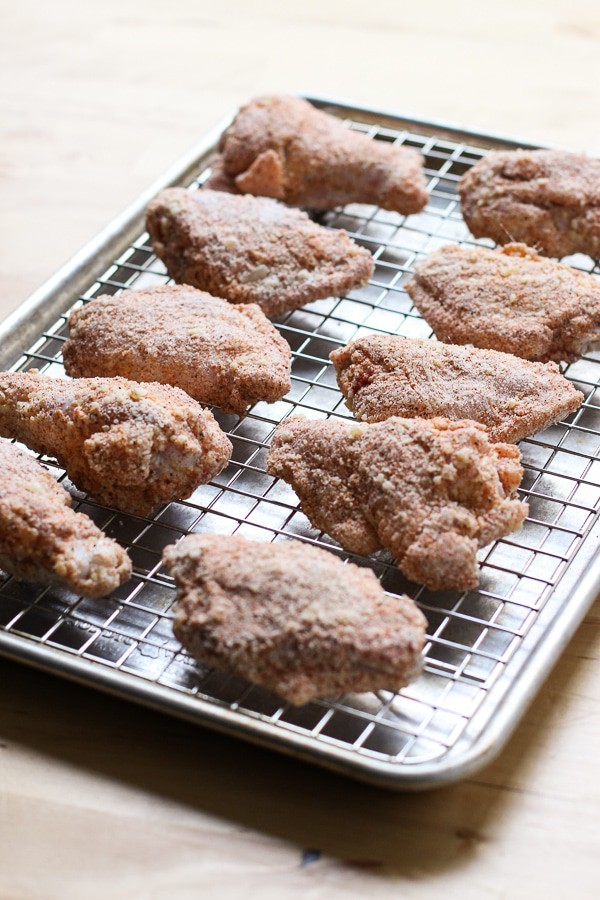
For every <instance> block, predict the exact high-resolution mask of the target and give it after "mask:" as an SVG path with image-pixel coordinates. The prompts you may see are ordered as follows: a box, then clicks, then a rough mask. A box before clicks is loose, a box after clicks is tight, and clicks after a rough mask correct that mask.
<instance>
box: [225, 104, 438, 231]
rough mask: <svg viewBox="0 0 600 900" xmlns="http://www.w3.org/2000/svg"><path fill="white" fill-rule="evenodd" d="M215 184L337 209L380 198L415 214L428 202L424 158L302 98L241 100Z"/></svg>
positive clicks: (295, 203)
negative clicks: (368, 134)
mask: <svg viewBox="0 0 600 900" xmlns="http://www.w3.org/2000/svg"><path fill="white" fill-rule="evenodd" d="M219 151H220V154H219V155H218V156H217V157H216V159H215V160H213V163H212V166H213V175H212V177H211V178H210V180H209V181H208V187H210V188H213V189H215V190H228V191H233V192H238V191H239V192H240V193H242V194H247V193H248V194H258V195H262V196H265V197H275V198H276V199H277V200H283V201H284V202H285V203H290V204H291V205H292V206H308V207H311V208H312V209H331V208H332V207H334V206H343V205H344V204H346V203H374V204H375V205H377V206H380V207H382V208H383V209H391V210H396V211H397V212H399V213H404V214H408V213H416V212H419V210H421V209H423V207H424V206H425V205H426V203H427V191H426V187H425V178H424V176H423V157H422V155H421V154H420V153H417V151H416V150H413V149H412V148H409V147H402V146H400V145H399V144H391V143H389V142H387V141H378V140H371V139H370V138H368V137H366V135H364V134H361V133H360V132H358V131H352V130H351V129H349V128H347V127H346V126H345V125H344V124H343V123H342V122H341V121H340V120H339V119H337V118H336V117H335V116H331V115H329V114H328V113H325V112H321V111H320V110H318V109H315V107H314V106H312V104H310V103H308V102H307V101H306V100H301V99H300V98H298V97H261V98H259V99H257V100H252V101H251V102H250V103H247V104H246V105H245V106H242V108H241V109H240V111H239V112H238V114H237V116H236V117H235V119H234V121H233V123H232V124H231V125H230V126H229V128H228V129H227V130H226V131H225V132H224V133H223V135H222V137H221V140H220V143H219Z"/></svg>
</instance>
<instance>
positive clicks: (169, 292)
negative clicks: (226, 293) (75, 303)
mask: <svg viewBox="0 0 600 900" xmlns="http://www.w3.org/2000/svg"><path fill="white" fill-rule="evenodd" d="M69 330H70V337H69V339H68V340H67V342H66V343H65V345H64V347H63V359H64V364H65V369H66V371H67V374H69V375H71V376H73V377H74V378H80V377H82V376H85V377H90V376H94V375H98V376H111V377H112V376H116V375H121V376H123V377H124V378H131V379H135V380H136V381H158V382H160V383H161V384H171V385H174V386H175V387H178V388H181V389H182V390H184V391H186V393H188V394H189V395H190V397H193V398H194V399H195V400H198V401H200V402H201V403H209V404H214V405H215V406H220V407H221V409H223V410H225V412H228V413H238V414H239V415H244V413H245V412H246V410H247V409H248V407H249V406H251V405H252V404H253V403H256V402H257V401H258V400H266V401H268V402H274V401H275V400H279V399H280V398H281V397H283V395H284V394H286V393H287V391H289V389H290V348H289V345H288V343H287V341H286V340H285V339H284V338H283V337H281V335H280V334H279V332H278V331H277V329H276V328H275V327H274V326H273V325H272V324H271V323H270V322H269V320H268V319H267V318H266V316H265V315H264V313H263V312H262V310H261V309H259V307H258V306H256V305H255V304H253V303H248V304H246V305H244V306H237V307H236V306H232V305H231V304H230V303H227V302H226V301H225V300H222V299H220V298H219V297H211V295H210V294H206V293H204V292H203V291H197V290H196V289H195V288H192V287H189V286H188V285H181V286H174V285H166V286H164V287H150V288H146V289H144V290H140V291H125V292H124V293H122V294H119V295H118V296H116V297H98V298H97V299H96V300H94V301H93V302H92V303H88V304H87V305H86V306H82V307H81V308H80V309H78V310H75V312H73V313H71V316H70V318H69Z"/></svg>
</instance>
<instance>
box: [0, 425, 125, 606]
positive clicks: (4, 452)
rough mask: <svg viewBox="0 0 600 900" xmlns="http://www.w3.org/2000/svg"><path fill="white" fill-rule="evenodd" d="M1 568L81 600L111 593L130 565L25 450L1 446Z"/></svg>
mask: <svg viewBox="0 0 600 900" xmlns="http://www.w3.org/2000/svg"><path fill="white" fill-rule="evenodd" d="M0 568H2V569H4V571H5V572H8V573H10V574H11V575H14V576H15V577H16V578H24V579H27V580H29V581H41V582H43V583H58V584H62V585H64V586H65V587H67V588H69V589H70V590H72V591H74V592H75V593H76V594H80V595H82V596H84V597H103V596H105V595H106V594H110V592H111V591H114V590H115V588H117V587H119V585H120V584H123V582H125V581H127V579H128V578H129V576H130V575H131V561H130V559H129V557H128V556H127V553H126V552H125V551H124V550H123V548H122V547H120V546H119V544H117V542H116V541H113V540H111V538H108V537H106V535H104V534H102V532H101V531H100V529H99V528H97V527H96V526H95V525H94V523H93V522H92V520H91V519H89V518H88V517H87V516H85V515H84V514H83V513H79V512H75V510H73V509H71V496H70V494H69V493H68V492H67V491H65V489H64V488H63V487H62V486H61V485H60V484H58V482H57V481H56V480H55V479H54V478H53V477H52V475H51V474H50V473H49V472H48V471H47V470H46V469H45V468H44V467H43V466H42V465H41V464H40V463H39V462H38V461H37V460H36V459H34V458H33V457H32V456H30V455H29V454H28V453H25V451H23V450H21V449H19V448H18V447H15V445H14V444H9V443H7V442H6V441H0Z"/></svg>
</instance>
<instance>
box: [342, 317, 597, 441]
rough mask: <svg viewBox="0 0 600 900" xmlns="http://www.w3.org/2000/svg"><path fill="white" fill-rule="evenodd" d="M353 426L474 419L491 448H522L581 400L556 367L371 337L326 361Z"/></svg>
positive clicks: (506, 356)
mask: <svg viewBox="0 0 600 900" xmlns="http://www.w3.org/2000/svg"><path fill="white" fill-rule="evenodd" d="M330 358H331V360H332V362H333V364H334V366H335V369H336V373H337V380H338V384H339V386H340V390H341V391H342V393H343V395H344V397H345V398H346V403H347V405H348V407H349V408H350V409H351V410H352V412H353V413H354V415H355V416H356V418H357V419H360V420H361V421H364V422H381V421H383V420H384V419H388V418H389V417H390V416H405V417H407V418H410V417H412V416H421V417H422V418H425V419H429V418H433V417H434V416H446V417H447V418H448V419H473V420H474V421H475V422H481V423H482V424H483V425H485V426H486V428H487V431H488V435H489V438H490V440H491V441H510V442H512V441H520V440H521V438H523V437H526V436H527V435H530V434H535V433H536V432H538V431H542V430H543V429H544V428H547V427H548V425H551V424H552V423H553V422H557V421H558V420H559V419H562V418H564V417H565V416H566V415H568V414H569V413H571V412H573V411H574V410H576V409H578V408H579V407H580V406H581V404H582V403H583V399H584V398H583V394H582V393H581V391H578V390H577V389H576V388H575V387H574V386H573V385H572V384H571V382H570V381H567V379H566V378H564V377H563V376H562V375H561V373H560V369H559V368H558V366H557V365H556V363H554V362H549V363H539V362H528V361H527V360H524V359H519V358H518V357H517V356H513V355H512V353H499V352H498V351H496V350H478V349H476V348H474V347H461V346H457V345H455V344H442V343H439V342H438V341H420V340H417V339H416V338H405V337H398V336H395V335H383V334H377V335H376V334H373V335H367V336H366V337H362V338H359V339H358V340H356V341H353V342H352V343H351V344H348V345H347V346H346V347H340V349H339V350H334V351H333V353H332V354H331V357H330Z"/></svg>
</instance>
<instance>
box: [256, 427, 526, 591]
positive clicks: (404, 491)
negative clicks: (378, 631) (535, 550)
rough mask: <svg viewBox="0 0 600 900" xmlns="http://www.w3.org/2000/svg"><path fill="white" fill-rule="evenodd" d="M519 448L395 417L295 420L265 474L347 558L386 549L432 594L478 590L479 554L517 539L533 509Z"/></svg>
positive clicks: (481, 431)
mask: <svg viewBox="0 0 600 900" xmlns="http://www.w3.org/2000/svg"><path fill="white" fill-rule="evenodd" d="M520 456H521V454H520V453H519V450H518V449H517V447H515V446H514V445H513V444H490V442H489V440H488V437H487V433H486V430H485V428H484V426H483V425H479V424H478V423H476V422H469V421H463V422H451V421H450V420H449V419H441V418H439V419H401V418H397V417H393V418H391V419H387V421H385V422H378V423H376V424H374V425H366V424H357V423H355V424H346V423H345V422H339V421H333V420H326V421H309V420H306V419H289V420H287V421H286V422H284V423H282V424H281V425H279V427H278V428H277V429H276V430H275V434H274V436H273V441H272V444H271V449H270V452H269V455H268V458H267V471H268V472H270V473H271V474H272V475H278V476H280V477H281V478H284V479H285V480H286V481H288V482H289V483H290V484H291V486H292V487H293V489H294V490H295V491H296V493H297V494H298V497H299V498H300V502H301V503H302V509H303V510H304V512H305V514H306V515H307V516H308V518H309V519H310V521H311V522H312V524H313V525H314V526H315V527H316V528H321V529H322V530H323V531H326V532H327V533H328V534H330V535H331V536H332V537H333V538H334V539H335V540H336V541H339V543H340V544H341V545H342V546H343V547H344V548H345V549H346V550H349V551H350V552H353V553H362V554H369V553H374V552H375V551H376V550H380V549H381V548H382V547H385V548H387V549H388V550H390V551H391V553H392V554H393V555H394V556H395V557H396V560H397V563H398V565H399V567H400V569H401V570H402V572H403V573H404V574H405V575H406V576H407V578H411V579H413V580H414V581H420V582H422V583H423V584H425V585H427V587H429V588H431V589H433V590H443V589H452V588H456V589H459V590H466V589H468V588H472V587H476V585H477V583H478V572H477V557H476V554H477V549H478V548H479V547H483V546H484V545H485V544H488V543H489V542H490V541H492V540H494V539H496V538H499V537H502V536H503V535H505V534H508V533H509V532H511V531H515V530H516V529H517V528H518V527H519V526H520V525H521V523H522V521H523V519H524V518H525V516H526V515H527V505H526V504H525V503H520V502H519V501H518V500H517V499H516V498H515V491H516V489H517V487H518V486H519V483H520V480H521V477H522V474H523V470H522V468H521V466H520V464H519V459H520Z"/></svg>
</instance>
